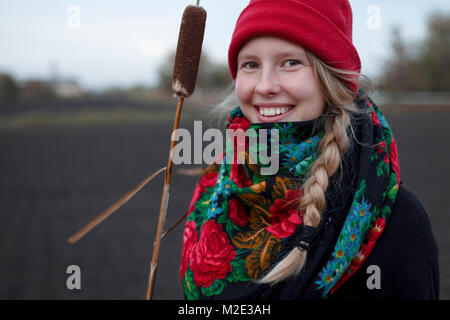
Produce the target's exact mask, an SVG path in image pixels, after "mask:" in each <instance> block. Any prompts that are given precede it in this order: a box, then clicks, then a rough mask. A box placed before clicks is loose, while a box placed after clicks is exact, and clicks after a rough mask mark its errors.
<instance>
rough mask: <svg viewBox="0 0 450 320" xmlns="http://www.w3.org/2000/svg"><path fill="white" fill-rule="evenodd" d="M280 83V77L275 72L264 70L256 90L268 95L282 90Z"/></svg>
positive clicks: (258, 92)
mask: <svg viewBox="0 0 450 320" xmlns="http://www.w3.org/2000/svg"><path fill="white" fill-rule="evenodd" d="M280 89H281V88H280V85H279V83H278V78H277V76H276V74H274V72H271V71H265V70H264V71H263V72H261V76H260V78H259V80H258V83H257V85H256V87H255V92H256V93H257V94H260V95H263V96H266V95H273V94H277V93H279V92H280Z"/></svg>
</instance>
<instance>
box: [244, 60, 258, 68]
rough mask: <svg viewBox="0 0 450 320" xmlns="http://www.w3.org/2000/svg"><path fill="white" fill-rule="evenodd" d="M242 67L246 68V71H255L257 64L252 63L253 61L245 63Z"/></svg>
mask: <svg viewBox="0 0 450 320" xmlns="http://www.w3.org/2000/svg"><path fill="white" fill-rule="evenodd" d="M242 66H243V67H244V68H247V69H256V68H258V64H257V63H256V62H253V61H249V62H245V63H244V64H242Z"/></svg>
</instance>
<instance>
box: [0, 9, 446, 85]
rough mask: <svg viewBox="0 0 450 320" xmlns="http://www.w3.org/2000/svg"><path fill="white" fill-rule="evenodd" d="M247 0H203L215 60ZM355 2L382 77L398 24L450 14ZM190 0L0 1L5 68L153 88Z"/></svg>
mask: <svg viewBox="0 0 450 320" xmlns="http://www.w3.org/2000/svg"><path fill="white" fill-rule="evenodd" d="M248 2H249V0H228V1H217V0H201V1H200V4H201V5H202V6H203V7H204V8H205V9H206V10H207V12H208V18H207V22H206V32H205V39H204V50H206V51H207V52H208V54H209V55H210V57H211V58H213V59H214V60H215V61H217V62H222V63H226V62H227V58H226V57H227V50H228V45H229V42H230V39H231V35H232V32H233V29H234V25H235V23H236V20H237V18H238V16H239V13H240V12H241V11H242V9H243V8H244V7H245V6H246V5H247V4H248ZM350 3H351V5H352V8H353V18H354V24H353V30H354V32H353V41H354V44H355V46H356V48H357V49H358V52H359V54H360V56H361V60H362V66H363V70H362V72H363V73H365V74H367V75H369V76H376V74H377V70H378V69H379V68H380V67H381V66H382V63H383V61H384V59H386V58H387V56H388V54H389V42H390V30H391V28H392V27H393V25H394V24H397V25H398V26H399V27H400V28H401V30H402V34H403V35H404V37H405V39H407V40H408V41H417V40H420V39H421V38H422V37H423V36H424V35H425V31H426V29H425V23H426V19H427V17H428V15H429V13H430V12H432V11H434V10H439V11H445V12H447V13H450V1H449V0H427V1H423V0H409V1H408V0H395V1H392V0H372V1H367V0H350ZM189 4H195V0H166V1H163V0H159V1H158V0H126V1H125V0H72V1H63V0H33V1H31V0H14V1H6V0H0V72H8V73H10V74H12V75H13V76H15V77H16V78H18V79H19V80H23V79H27V78H31V77H37V78H43V79H49V77H50V74H51V70H55V66H56V69H57V70H58V74H59V76H60V77H61V78H73V79H76V80H77V81H78V82H79V83H80V84H82V85H83V86H85V87H87V88H90V89H102V88H106V87H110V86H126V87H130V86H133V85H137V84H142V85H146V86H148V85H152V84H153V83H154V82H155V80H156V73H155V70H156V69H157V68H158V66H159V64H160V63H161V61H162V60H163V59H164V56H165V54H166V53H167V52H168V51H170V50H172V49H175V47H176V43H177V39H178V31H179V27H180V22H181V15H182V13H183V10H184V8H185V7H186V6H187V5H189ZM78 10H79V11H78ZM77 12H79V14H78V13H77ZM378 12H379V17H380V19H377V14H378ZM78 18H79V19H78ZM378 22H380V23H379V25H377V23H378ZM77 26H79V28H76V27H77Z"/></svg>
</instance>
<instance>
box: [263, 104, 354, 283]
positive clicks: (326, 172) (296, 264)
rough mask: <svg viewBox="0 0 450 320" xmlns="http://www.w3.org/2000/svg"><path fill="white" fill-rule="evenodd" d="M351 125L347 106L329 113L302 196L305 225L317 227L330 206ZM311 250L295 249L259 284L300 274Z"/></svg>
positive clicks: (301, 208) (278, 280) (301, 207)
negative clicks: (328, 195) (327, 195)
mask: <svg viewBox="0 0 450 320" xmlns="http://www.w3.org/2000/svg"><path fill="white" fill-rule="evenodd" d="M349 125H350V114H349V112H348V111H346V109H345V108H336V109H335V110H334V113H332V114H331V115H329V116H328V115H327V119H326V120H325V135H324V137H323V138H322V141H321V143H320V145H319V156H318V158H317V159H316V161H315V162H314V163H313V165H312V166H311V170H310V175H309V178H308V179H307V180H306V181H305V183H304V186H303V189H304V195H303V196H302V198H301V199H300V204H299V209H300V210H302V211H303V212H304V216H303V219H304V225H306V226H310V227H314V228H317V227H318V226H319V224H320V220H321V213H322V212H323V211H324V210H325V207H326V198H325V191H326V190H327V188H328V182H329V177H330V176H332V175H333V174H334V173H335V172H336V171H337V169H338V168H339V167H340V165H341V159H342V155H343V154H344V153H345V152H346V151H347V149H348V147H349V145H350V143H349V137H348V134H347V128H348V126H349ZM306 257H307V252H306V251H305V250H299V249H298V248H294V249H292V250H291V252H289V254H288V255H287V256H286V257H285V258H284V259H283V260H282V261H280V262H279V263H278V264H277V265H276V266H275V267H274V268H273V269H272V270H271V271H270V272H269V273H268V274H267V275H266V276H264V277H263V278H262V279H260V280H259V281H258V282H259V283H270V284H275V283H278V282H280V281H282V280H284V279H286V278H288V277H290V276H293V275H295V274H297V273H299V272H300V271H301V270H302V268H303V266H304V264H305V261H306Z"/></svg>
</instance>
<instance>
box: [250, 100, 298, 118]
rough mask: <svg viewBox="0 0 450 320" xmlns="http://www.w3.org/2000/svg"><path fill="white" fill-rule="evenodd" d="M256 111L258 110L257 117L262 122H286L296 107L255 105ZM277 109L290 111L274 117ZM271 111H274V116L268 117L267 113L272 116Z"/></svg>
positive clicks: (287, 105) (288, 105)
mask: <svg viewBox="0 0 450 320" xmlns="http://www.w3.org/2000/svg"><path fill="white" fill-rule="evenodd" d="M255 109H256V116H257V117H258V119H259V121H260V122H281V121H283V120H285V119H286V118H287V117H289V115H291V114H292V112H293V111H294V109H295V105H290V104H258V105H255ZM261 109H263V111H262V112H261ZM277 109H278V110H280V111H285V110H286V109H287V110H288V111H285V112H284V113H280V114H275V115H272V114H274V113H275V112H276V110H277ZM268 111H269V112H268ZM270 111H272V112H271V113H272V114H271V115H268V114H267V113H269V114H270ZM261 113H264V115H263V114H261Z"/></svg>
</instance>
